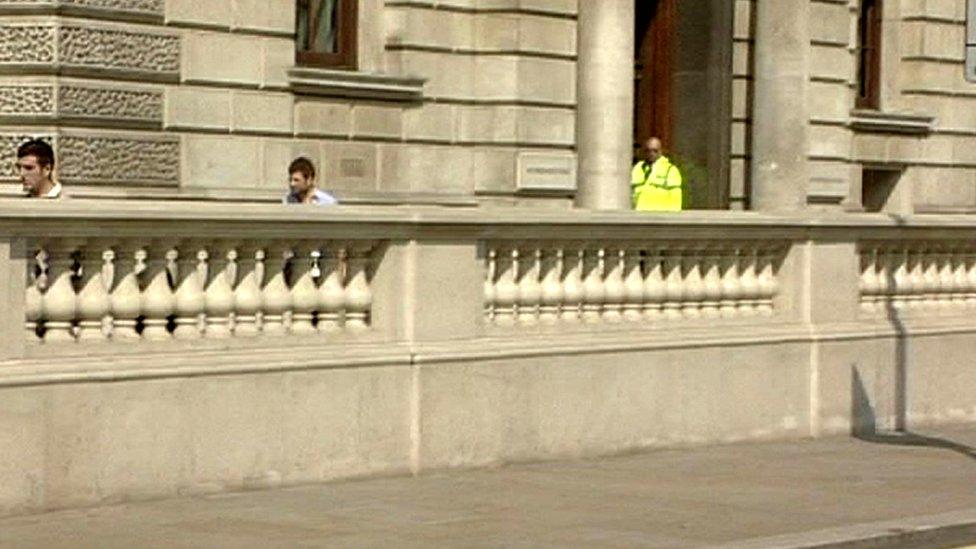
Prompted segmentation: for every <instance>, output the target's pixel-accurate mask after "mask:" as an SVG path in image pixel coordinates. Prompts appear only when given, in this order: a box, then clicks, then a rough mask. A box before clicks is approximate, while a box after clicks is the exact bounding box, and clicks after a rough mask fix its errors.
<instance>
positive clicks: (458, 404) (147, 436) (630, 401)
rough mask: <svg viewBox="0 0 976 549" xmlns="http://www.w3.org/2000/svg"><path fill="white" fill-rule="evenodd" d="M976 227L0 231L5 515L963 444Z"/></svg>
mask: <svg viewBox="0 0 976 549" xmlns="http://www.w3.org/2000/svg"><path fill="white" fill-rule="evenodd" d="M974 236H976V222H974V221H972V220H970V219H969V218H944V217H939V218H912V219H900V220H891V219H888V218H887V217H882V216H868V215H862V216H854V215H849V216H836V215H834V216H826V215H825V216H824V217H812V216H804V217H800V216H798V217H789V216H773V215H759V214H755V213H736V212H709V213H695V212H685V213H682V214H681V215H663V214H662V215H640V214H635V213H633V212H580V211H569V212H560V211H550V210H545V211H538V210H531V211H529V210H527V211H525V212H522V211H517V210H504V211H495V210H490V209H448V208H421V207H417V208H412V207H390V208H382V207H376V208H331V209H325V208H314V207H304V206H292V207H288V206H279V205H268V206H261V205H237V206H235V207H234V208H233V209H230V208H228V207H227V206H226V205H222V204H178V203H154V202H125V203H121V202H120V203H111V202H104V201H97V202H96V201H91V202H88V201H84V200H81V199H74V200H64V201H56V202H54V201H11V202H9V203H4V204H0V281H4V282H5V284H0V304H2V306H3V307H4V309H5V313H6V314H5V315H3V316H0V340H2V341H3V345H2V346H0V464H2V465H0V514H4V513H12V512H26V511H32V510H39V509H48V508H52V507H69V506H76V505H88V504H93V503H100V502H105V501H119V500H122V499H126V498H138V497H160V496H172V495H177V494H187V493H196V492H201V491H202V492H206V491H220V490H236V489H240V488H244V487H253V486H274V485H279V484H297V483H304V482H316V481H322V480H328V479H333V478H338V477H348V476H364V475H372V474H393V473H407V472H416V471H421V470H432V469H439V468H444V467H458V466H473V465H480V464H488V463H497V462H504V461H511V460H523V459H532V460H535V459H544V458H552V457H559V456H564V457H565V456H571V457H578V456H583V455H600V454H608V453H616V452H622V451H632V450H635V449H640V448H648V447H667V446H673V445H679V444H680V445H686V444H702V443H712V442H730V441H741V440H752V439H782V438H795V437H808V436H820V435H825V434H840V433H849V432H851V431H852V430H853V429H855V428H859V427H862V426H864V427H867V428H871V429H883V428H888V427H891V426H895V425H899V424H900V425H921V424H928V423H938V422H951V421H956V422H958V421H976V397H974V396H973V395H976V368H973V364H972V357H973V356H976V320H974V319H976V245H973V244H972V243H973V242H976V238H973V237H974Z"/></svg>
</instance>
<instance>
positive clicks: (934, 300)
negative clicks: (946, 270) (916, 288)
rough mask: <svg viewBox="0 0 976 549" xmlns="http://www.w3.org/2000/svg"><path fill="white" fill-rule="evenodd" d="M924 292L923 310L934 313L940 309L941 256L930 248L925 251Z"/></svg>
mask: <svg viewBox="0 0 976 549" xmlns="http://www.w3.org/2000/svg"><path fill="white" fill-rule="evenodd" d="M923 263H924V265H925V268H924V270H923V273H924V286H923V288H924V290H923V292H922V309H924V310H927V311H930V312H933V311H937V310H938V309H939V292H940V290H941V288H940V285H941V283H940V279H939V271H940V270H941V266H940V265H939V254H938V252H937V251H936V250H934V249H932V248H930V247H928V248H925V250H924V251H923Z"/></svg>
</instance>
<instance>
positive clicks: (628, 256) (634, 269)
mask: <svg viewBox="0 0 976 549" xmlns="http://www.w3.org/2000/svg"><path fill="white" fill-rule="evenodd" d="M621 252H622V253H623V255H624V259H623V264H624V310H623V317H624V320H626V321H627V322H639V321H640V320H642V319H643V318H644V312H643V307H644V273H643V272H642V271H641V249H640V246H639V245H637V244H634V243H630V244H627V245H626V246H624V248H623V249H622V250H621Z"/></svg>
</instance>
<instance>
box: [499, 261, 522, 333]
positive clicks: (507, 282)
mask: <svg viewBox="0 0 976 549" xmlns="http://www.w3.org/2000/svg"><path fill="white" fill-rule="evenodd" d="M497 266H498V282H497V283H496V284H495V324H498V325H499V326H513V325H515V302H516V301H517V300H518V285H517V284H516V283H515V281H516V276H517V272H518V249H516V248H499V250H498V259H497Z"/></svg>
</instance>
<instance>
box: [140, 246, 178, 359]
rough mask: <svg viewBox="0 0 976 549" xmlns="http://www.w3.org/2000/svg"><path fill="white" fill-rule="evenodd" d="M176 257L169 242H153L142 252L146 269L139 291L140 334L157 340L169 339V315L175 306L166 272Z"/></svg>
mask: <svg viewBox="0 0 976 549" xmlns="http://www.w3.org/2000/svg"><path fill="white" fill-rule="evenodd" d="M175 261H176V251H175V250H174V248H173V245H172V243H171V242H165V241H160V242H155V243H154V244H153V245H150V246H149V249H148V251H147V253H146V269H145V271H144V272H143V274H142V279H143V281H144V285H143V289H142V293H141V294H140V296H139V298H140V309H141V311H142V316H143V320H142V326H143V328H142V337H143V338H144V339H148V340H154V341H161V340H166V339H170V338H171V337H172V334H171V333H170V332H169V329H168V324H169V316H170V315H172V314H173V311H174V310H175V309H176V297H175V295H174V294H173V290H172V288H171V286H170V282H169V280H170V273H171V270H172V269H173V265H174V264H175Z"/></svg>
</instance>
